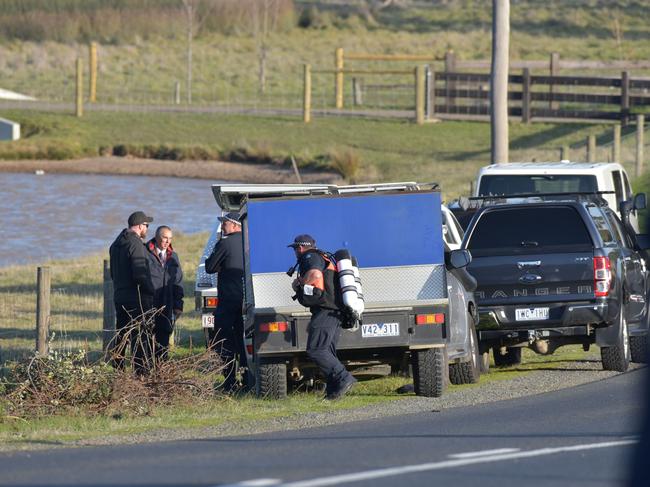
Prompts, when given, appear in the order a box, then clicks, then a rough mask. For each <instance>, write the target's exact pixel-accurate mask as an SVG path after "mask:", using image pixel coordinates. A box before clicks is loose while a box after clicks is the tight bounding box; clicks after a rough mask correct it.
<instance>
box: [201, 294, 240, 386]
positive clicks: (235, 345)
mask: <svg viewBox="0 0 650 487" xmlns="http://www.w3.org/2000/svg"><path fill="white" fill-rule="evenodd" d="M209 338H210V348H212V349H213V350H214V351H215V352H217V354H219V357H220V358H221V361H222V363H223V365H224V371H223V375H224V377H225V380H224V383H223V386H222V387H223V389H224V390H225V391H230V390H232V389H233V388H235V386H236V384H237V377H236V373H237V365H239V367H244V368H246V367H247V366H248V362H247V360H246V351H245V350H244V321H243V319H242V305H241V302H237V301H235V302H232V301H219V304H218V305H217V309H216V311H215V313H214V329H213V330H210V331H209ZM238 362H239V364H238ZM246 376H247V374H244V375H243V378H242V380H243V385H244V386H247V385H248V384H247V377H246Z"/></svg>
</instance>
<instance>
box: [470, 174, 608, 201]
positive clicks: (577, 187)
mask: <svg viewBox="0 0 650 487" xmlns="http://www.w3.org/2000/svg"><path fill="white" fill-rule="evenodd" d="M597 190H598V184H597V181H596V176H590V175H576V174H526V175H522V174H498V175H497V174H495V175H487V176H483V177H482V178H481V183H480V185H479V191H478V194H479V196H495V195H506V194H513V195H514V194H539V193H585V192H589V193H592V192H594V191H597Z"/></svg>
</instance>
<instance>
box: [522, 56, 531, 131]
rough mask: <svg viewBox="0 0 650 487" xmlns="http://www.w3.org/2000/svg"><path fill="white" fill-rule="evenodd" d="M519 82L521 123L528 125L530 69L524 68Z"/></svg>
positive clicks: (529, 112)
mask: <svg viewBox="0 0 650 487" xmlns="http://www.w3.org/2000/svg"><path fill="white" fill-rule="evenodd" d="M522 78H523V79H522V82H521V121H522V122H523V123H530V114H531V107H530V69H529V68H524V72H523V76H522Z"/></svg>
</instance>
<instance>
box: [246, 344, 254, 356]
mask: <svg viewBox="0 0 650 487" xmlns="http://www.w3.org/2000/svg"><path fill="white" fill-rule="evenodd" d="M246 353H247V354H248V355H253V344H252V343H247V344H246Z"/></svg>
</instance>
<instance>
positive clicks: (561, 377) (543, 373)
mask: <svg viewBox="0 0 650 487" xmlns="http://www.w3.org/2000/svg"><path fill="white" fill-rule="evenodd" d="M640 367H641V366H640V365H639V364H630V370H635V369H638V368H640ZM618 374H619V372H609V371H604V370H602V365H601V362H600V360H596V359H587V360H582V361H576V362H568V363H567V364H566V365H564V364H563V366H562V367H561V368H548V369H538V370H535V371H530V372H525V373H523V374H522V375H521V376H518V377H516V378H513V379H507V380H497V381H490V382H485V381H482V382H480V383H479V384H477V385H476V386H466V387H462V388H458V389H455V390H453V391H447V392H446V393H445V394H444V395H443V396H442V397H440V398H424V397H416V396H413V395H411V396H407V397H402V398H399V399H396V400H395V401H390V402H384V403H380V404H373V405H370V406H365V407H361V408H355V409H346V410H335V411H331V412H325V413H322V412H319V413H312V414H304V413H301V414H299V415H295V416H290V417H283V418H274V419H271V420H264V421H253V422H247V423H245V424H244V423H241V424H223V425H219V426H216V427H209V428H200V429H194V430H160V431H150V432H147V433H142V434H138V435H133V436H130V437H124V436H120V437H115V438H111V437H105V438H101V439H92V440H83V441H76V442H73V443H70V444H69V446H72V445H74V446H82V445H111V444H125V443H147V442H157V441H171V440H188V439H198V438H211V437H223V436H242V435H251V434H257V433H268V432H274V431H289V430H298V429H305V428H315V427H320V426H327V425H332V424H341V423H349V422H354V421H361V420H367V419H376V418H381V417H386V416H396V415H401V414H412V413H420V412H437V411H442V410H446V409H452V408H458V407H464V406H475V405H478V404H487V403H491V402H496V401H503V400H508V399H514V398H518V397H523V396H532V395H536V394H544V393H547V392H552V391H557V390H560V389H566V388H571V387H576V386H579V385H581V384H586V383H588V382H595V381H601V380H605V379H607V378H609V377H613V376H615V375H618Z"/></svg>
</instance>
